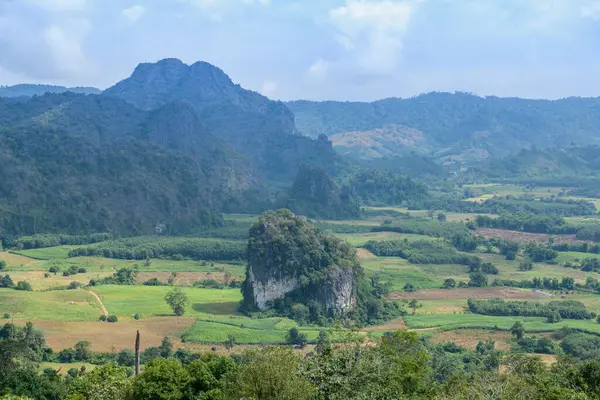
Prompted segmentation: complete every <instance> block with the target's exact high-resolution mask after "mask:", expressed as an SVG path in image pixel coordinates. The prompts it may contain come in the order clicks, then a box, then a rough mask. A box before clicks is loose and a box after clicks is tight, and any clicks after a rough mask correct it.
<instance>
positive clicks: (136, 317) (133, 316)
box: [131, 313, 140, 321]
mask: <svg viewBox="0 0 600 400" xmlns="http://www.w3.org/2000/svg"><path fill="white" fill-rule="evenodd" d="M131 318H133V319H135V320H136V321H137V320H138V319H140V314H139V313H135V314H133V315H132V316H131Z"/></svg>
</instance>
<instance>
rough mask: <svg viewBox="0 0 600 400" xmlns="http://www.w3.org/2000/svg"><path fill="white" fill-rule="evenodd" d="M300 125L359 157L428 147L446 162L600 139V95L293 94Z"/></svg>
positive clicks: (303, 130)
mask: <svg viewBox="0 0 600 400" xmlns="http://www.w3.org/2000/svg"><path fill="white" fill-rule="evenodd" d="M287 106H288V107H289V108H290V109H291V110H292V111H293V112H294V114H295V115H296V126H297V128H298V130H299V131H300V132H301V133H303V134H305V135H307V136H310V137H316V136H318V135H321V134H325V135H327V136H329V137H330V138H331V140H332V142H333V144H334V146H335V148H336V149H339V150H340V151H341V152H343V153H346V154H350V155H353V156H354V157H360V158H363V159H365V158H367V159H368V158H377V157H394V156H401V155H403V154H405V153H406V152H409V151H411V150H412V151H415V152H417V153H420V154H428V155H432V156H434V157H435V158H437V159H438V160H439V161H441V162H445V163H465V162H466V163H469V162H480V161H482V160H485V159H488V158H496V157H502V156H506V155H508V154H510V153H515V152H518V151H519V150H521V149H523V148H529V147H531V146H533V145H535V146H538V147H540V148H548V147H561V146H567V145H570V144H571V143H576V144H577V145H588V144H600V98H566V99H562V100H556V101H549V100H527V99H519V98H499V97H478V96H474V95H471V94H466V93H453V94H452V93H429V94H424V95H421V96H417V97H413V98H409V99H398V98H391V99H385V100H379V101H375V102H373V103H357V102H333V101H328V102H310V101H294V102H289V103H287Z"/></svg>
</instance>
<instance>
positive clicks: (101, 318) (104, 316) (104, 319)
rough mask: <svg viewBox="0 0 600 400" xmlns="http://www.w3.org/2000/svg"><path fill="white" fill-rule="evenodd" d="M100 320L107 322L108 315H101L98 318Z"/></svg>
mask: <svg viewBox="0 0 600 400" xmlns="http://www.w3.org/2000/svg"><path fill="white" fill-rule="evenodd" d="M98 319H99V320H100V321H102V322H105V321H106V315H104V314H102V315H101V316H100V318H98Z"/></svg>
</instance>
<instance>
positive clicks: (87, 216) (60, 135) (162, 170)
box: [0, 93, 256, 235]
mask: <svg viewBox="0 0 600 400" xmlns="http://www.w3.org/2000/svg"><path fill="white" fill-rule="evenodd" d="M0 115H1V116H2V118H0V126H1V128H0V154H1V156H2V160H3V163H2V165H1V166H0V180H1V181H2V182H3V185H2V188H1V189H0V221H1V222H0V228H1V229H2V233H3V234H24V233H27V234H28V233H37V232H69V233H76V232H102V231H110V232H114V233H115V234H127V235H131V234H149V233H156V232H161V233H183V232H191V231H194V230H197V229H200V228H202V227H209V226H215V225H219V224H220V223H221V217H220V215H219V213H218V211H219V208H220V204H221V202H222V201H224V199H226V198H229V197H235V196H236V194H238V193H241V192H243V191H244V190H246V189H249V188H250V187H253V185H256V182H255V181H254V180H253V179H252V177H251V176H249V174H248V173H247V170H246V169H245V168H244V163H245V161H243V160H241V157H240V156H239V155H236V153H235V151H234V150H233V149H231V148H230V147H228V146H227V145H226V144H224V143H222V142H221V141H220V140H218V139H217V138H214V137H213V136H212V135H211V134H210V133H209V132H207V131H206V130H205V129H203V128H202V127H201V126H200V125H199V124H198V122H197V117H196V115H195V112H194V111H193V110H192V109H191V108H190V107H189V106H187V105H178V104H173V105H169V106H165V107H161V108H160V109H157V110H153V111H142V110H139V109H136V108H135V107H133V106H131V105H129V104H127V103H125V102H124V101H122V100H119V99H115V98H110V97H104V96H95V95H89V96H84V95H77V94H73V93H64V94H46V95H44V96H39V97H33V98H31V99H30V100H28V101H25V102H23V101H21V100H18V101H16V100H15V101H13V100H10V99H0ZM186 116H187V118H188V119H187V120H186V119H185V118H186ZM183 148H186V149H188V150H187V151H183V150H182V149H183Z"/></svg>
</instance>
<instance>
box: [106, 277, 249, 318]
mask: <svg viewBox="0 0 600 400" xmlns="http://www.w3.org/2000/svg"><path fill="white" fill-rule="evenodd" d="M171 290H173V288H172V287H168V286H158V287H157V286H139V285H138V286H120V285H103V286H98V287H96V288H94V292H96V293H97V294H98V296H100V298H101V299H102V302H103V303H104V306H105V307H106V308H107V310H108V312H109V313H110V314H115V315H117V316H118V317H119V318H121V317H123V318H128V317H130V316H131V315H133V314H135V313H139V314H141V315H142V316H143V317H152V316H155V317H158V316H172V315H173V311H172V310H171V309H170V308H169V306H168V305H167V304H166V302H165V300H164V297H165V295H166V294H167V292H169V291H171ZM181 290H182V291H183V292H184V293H185V294H186V295H187V296H188V298H189V300H190V302H189V305H188V307H187V308H186V313H185V315H186V316H191V317H207V316H214V315H237V316H241V314H240V313H238V312H237V305H238V302H239V301H240V300H241V299H242V294H241V293H240V290H239V289H197V288H181Z"/></svg>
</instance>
